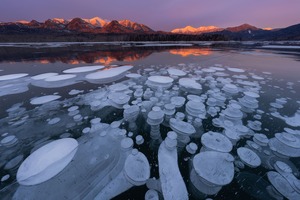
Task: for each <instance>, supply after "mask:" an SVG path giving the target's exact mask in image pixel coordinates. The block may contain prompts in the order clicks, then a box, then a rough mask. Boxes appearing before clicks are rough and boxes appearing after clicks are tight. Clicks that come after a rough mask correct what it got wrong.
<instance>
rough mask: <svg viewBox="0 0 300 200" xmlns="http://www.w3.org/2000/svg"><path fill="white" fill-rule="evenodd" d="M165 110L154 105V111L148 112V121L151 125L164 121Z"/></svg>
mask: <svg viewBox="0 0 300 200" xmlns="http://www.w3.org/2000/svg"><path fill="white" fill-rule="evenodd" d="M163 119H164V112H163V111H162V110H161V109H160V107H157V106H154V107H153V108H152V111H150V112H149V113H148V118H147V123H148V124H150V125H158V124H160V123H162V122H163Z"/></svg>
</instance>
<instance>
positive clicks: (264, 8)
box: [0, 0, 300, 31]
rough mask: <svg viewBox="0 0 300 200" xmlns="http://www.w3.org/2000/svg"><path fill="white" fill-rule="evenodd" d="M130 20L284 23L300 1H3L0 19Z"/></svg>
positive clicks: (297, 15) (168, 25)
mask: <svg viewBox="0 0 300 200" xmlns="http://www.w3.org/2000/svg"><path fill="white" fill-rule="evenodd" d="M95 16H98V17H100V18H102V19H108V20H121V19H129V20H131V21H135V22H138V23H142V24H145V25H147V26H149V27H150V28H152V29H154V30H164V31H170V30H172V29H174V28H181V27H185V26H187V25H191V26H194V27H199V26H209V25H214V26H218V27H223V28H224V27H230V26H237V25H241V24H243V23H248V24H251V25H254V26H257V27H259V28H266V27H272V28H283V27H287V26H289V25H293V24H298V23H300V0H1V2H0V21H1V22H10V21H17V20H28V21H30V20H32V19H35V20H37V21H45V20H47V19H50V18H64V19H72V18H75V17H81V18H92V17H95Z"/></svg>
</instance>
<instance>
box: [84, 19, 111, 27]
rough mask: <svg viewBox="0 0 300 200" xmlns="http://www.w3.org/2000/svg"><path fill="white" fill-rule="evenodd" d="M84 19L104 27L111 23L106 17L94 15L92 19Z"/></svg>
mask: <svg viewBox="0 0 300 200" xmlns="http://www.w3.org/2000/svg"><path fill="white" fill-rule="evenodd" d="M83 20H84V21H86V22H88V23H90V24H92V25H93V26H98V27H103V26H105V25H106V24H108V23H109V21H108V20H106V19H101V18H100V17H93V18H91V19H83Z"/></svg>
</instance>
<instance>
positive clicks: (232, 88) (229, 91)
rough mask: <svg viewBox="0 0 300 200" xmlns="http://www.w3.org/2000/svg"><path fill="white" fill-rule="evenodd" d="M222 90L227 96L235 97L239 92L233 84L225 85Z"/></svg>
mask: <svg viewBox="0 0 300 200" xmlns="http://www.w3.org/2000/svg"><path fill="white" fill-rule="evenodd" d="M222 90H223V91H224V92H225V93H226V94H228V95H235V94H237V93H238V92H239V89H238V87H237V86H236V85H233V84H225V85H224V87H223V88H222Z"/></svg>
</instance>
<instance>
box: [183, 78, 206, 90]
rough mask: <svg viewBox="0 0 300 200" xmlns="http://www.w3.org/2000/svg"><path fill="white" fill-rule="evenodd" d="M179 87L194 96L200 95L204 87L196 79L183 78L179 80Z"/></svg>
mask: <svg viewBox="0 0 300 200" xmlns="http://www.w3.org/2000/svg"><path fill="white" fill-rule="evenodd" d="M179 85H180V86H181V88H182V89H183V90H184V91H186V92H189V93H192V94H200V93H201V92H202V86H201V85H200V84H199V83H197V82H196V81H195V80H194V79H190V78H181V79H179Z"/></svg>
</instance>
